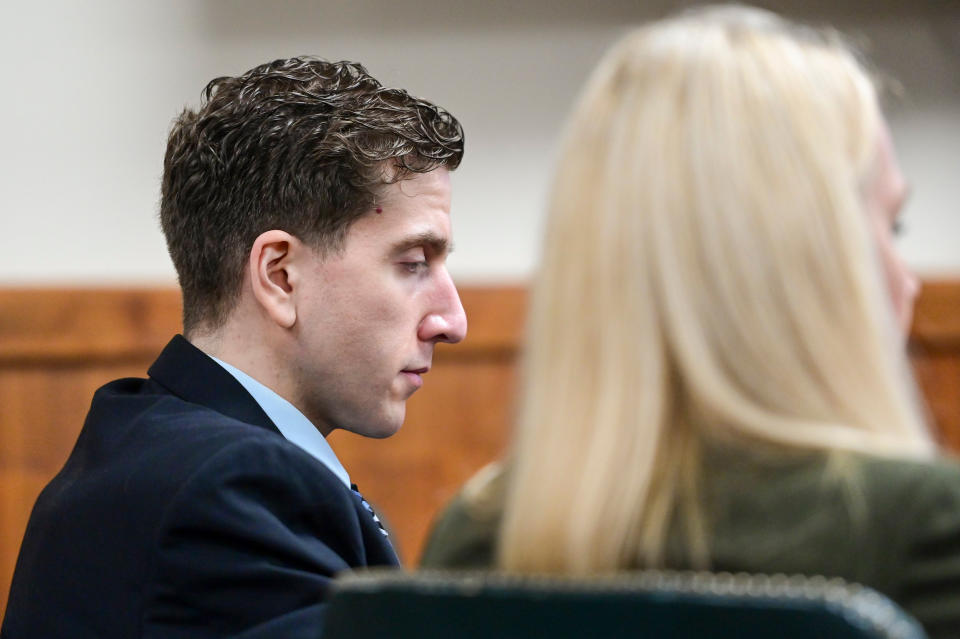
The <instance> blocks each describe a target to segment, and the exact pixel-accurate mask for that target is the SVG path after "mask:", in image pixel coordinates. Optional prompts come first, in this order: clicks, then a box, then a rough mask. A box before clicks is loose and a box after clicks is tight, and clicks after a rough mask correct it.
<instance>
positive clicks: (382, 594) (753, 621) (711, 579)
mask: <svg viewBox="0 0 960 639" xmlns="http://www.w3.org/2000/svg"><path fill="white" fill-rule="evenodd" d="M323 637H324V639H347V638H350V639H367V638H372V637H378V638H380V637H384V638H390V639H406V638H408V637H409V638H413V637H416V638H417V639H434V638H437V639H439V638H441V637H442V638H444V639H447V638H450V637H457V638H459V639H474V638H480V637H483V638H488V637H497V638H500V637H504V638H509V637H525V638H526V637H542V638H543V639H567V638H570V637H578V638H581V637H583V638H586V637H589V638H591V639H593V638H596V639H606V638H613V637H658V638H659V637H671V638H675V639H682V638H687V637H691V638H692V637H697V638H699V639H702V638H721V637H722V638H724V639H737V638H744V639H746V638H753V637H770V638H776V639H812V638H814V637H816V638H818V639H819V638H831V639H924V638H925V637H926V635H925V634H924V632H923V630H922V629H921V628H920V626H919V624H918V623H917V622H916V621H915V620H913V619H912V618H911V617H910V616H908V615H907V614H906V613H905V612H904V611H903V610H901V609H900V608H898V607H897V606H896V605H895V604H894V603H893V602H891V601H890V600H889V599H887V598H886V597H884V596H883V595H881V594H879V593H877V592H876V591H873V590H870V589H869V588H865V587H862V586H858V585H855V584H849V583H846V582H843V581H841V580H838V579H831V580H828V579H825V578H823V577H787V576H783V575H773V576H766V575H731V574H714V573H693V572H669V571H642V572H637V573H624V574H621V575H616V576H610V577H596V578H561V577H519V576H509V575H503V574H498V573H485V572H440V571H425V572H417V573H404V572H399V571H382V570H380V571H378V570H371V571H367V572H359V573H352V574H347V575H344V576H343V577H340V578H338V579H337V580H336V581H335V582H334V588H333V593H332V597H331V599H330V606H329V610H328V614H327V621H326V625H325V631H324V633H323Z"/></svg>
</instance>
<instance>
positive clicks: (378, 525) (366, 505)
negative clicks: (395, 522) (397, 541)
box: [350, 484, 390, 541]
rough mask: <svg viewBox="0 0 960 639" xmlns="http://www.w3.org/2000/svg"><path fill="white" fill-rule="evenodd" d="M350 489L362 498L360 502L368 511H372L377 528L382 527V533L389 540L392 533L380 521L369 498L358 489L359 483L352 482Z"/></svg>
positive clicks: (371, 514)
mask: <svg viewBox="0 0 960 639" xmlns="http://www.w3.org/2000/svg"><path fill="white" fill-rule="evenodd" d="M350 490H352V491H353V492H354V494H355V495H356V496H357V497H359V498H360V504H361V505H362V506H363V507H364V509H365V510H366V511H367V512H368V513H370V516H371V517H373V521H375V522H376V524H377V528H379V529H380V533H381V534H382V535H383V536H384V537H386V538H387V539H388V541H389V538H390V533H388V532H387V529H386V528H384V527H383V523H382V522H381V521H380V518H379V517H377V513H375V512H373V506H371V505H370V504H369V503H368V502H367V500H366V499H364V498H363V495H361V494H360V491H359V490H357V485H356V484H350Z"/></svg>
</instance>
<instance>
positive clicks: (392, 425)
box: [349, 411, 405, 439]
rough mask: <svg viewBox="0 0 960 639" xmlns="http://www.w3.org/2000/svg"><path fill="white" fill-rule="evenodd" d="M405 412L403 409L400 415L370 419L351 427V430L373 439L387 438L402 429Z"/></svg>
mask: <svg viewBox="0 0 960 639" xmlns="http://www.w3.org/2000/svg"><path fill="white" fill-rule="evenodd" d="M404 413H405V411H401V412H400V414H399V415H393V416H390V417H381V418H380V419H374V420H370V421H368V422H367V423H366V424H364V425H362V426H358V427H356V428H350V429H349V430H351V431H353V432H354V433H356V434H357V435H362V436H363V437H369V438H371V439H386V438H387V437H390V436H391V435H395V434H396V433H397V431H398V430H400V427H401V426H403V418H404V416H405V414H404Z"/></svg>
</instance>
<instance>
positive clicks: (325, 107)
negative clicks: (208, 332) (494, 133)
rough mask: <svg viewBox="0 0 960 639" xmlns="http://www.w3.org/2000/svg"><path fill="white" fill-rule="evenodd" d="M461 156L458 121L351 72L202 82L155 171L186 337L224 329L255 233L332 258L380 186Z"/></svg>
mask: <svg viewBox="0 0 960 639" xmlns="http://www.w3.org/2000/svg"><path fill="white" fill-rule="evenodd" d="M462 157H463V129H462V128H461V126H460V123H459V122H458V121H457V120H456V118H454V117H453V116H452V115H451V114H450V113H448V112H447V111H446V110H444V109H442V108H440V107H438V106H436V105H433V104H431V103H429V102H427V101H425V100H421V99H419V98H416V97H413V96H411V95H409V94H408V93H407V92H406V91H404V90H402V89H391V88H387V87H383V86H382V85H381V84H380V82H378V81H377V80H376V79H375V78H373V77H371V76H370V74H369V73H368V72H367V70H366V69H365V68H364V67H363V66H362V65H360V64H357V63H355V62H347V61H341V62H327V61H324V60H320V59H317V58H312V57H300V58H290V59H285V60H276V61H274V62H270V63H268V64H264V65H261V66H258V67H256V68H254V69H251V70H250V71H247V72H246V73H244V74H243V75H241V76H238V77H221V78H216V79H215V80H213V81H211V82H210V83H209V84H208V85H207V87H206V89H205V90H204V92H203V102H202V104H201V106H200V108H199V109H197V110H196V111H194V110H191V109H189V108H188V109H185V110H184V111H183V113H181V114H180V116H179V117H178V118H177V119H176V121H175V122H174V124H173V128H172V130H171V132H170V137H169V140H168V142H167V152H166V156H165V158H164V165H163V184H162V190H161V203H160V222H161V226H162V228H163V233H164V235H165V236H166V240H167V248H168V250H169V252H170V257H171V258H172V260H173V264H174V267H175V268H176V270H177V276H178V279H179V282H180V288H181V289H182V293H183V326H184V331H185V332H189V331H191V330H193V329H195V328H198V327H201V326H202V327H204V328H206V329H215V328H217V327H219V326H220V325H222V324H223V322H224V321H225V320H226V317H227V315H228V314H229V312H230V311H231V310H232V308H233V306H234V305H235V303H236V299H237V297H238V296H239V294H240V287H241V283H242V281H243V268H244V264H245V262H246V259H247V255H248V253H249V250H250V247H251V246H252V245H253V242H254V240H255V239H256V238H257V236H258V235H260V234H261V233H263V232H265V231H268V230H270V229H282V230H284V231H287V232H288V233H290V234H292V235H294V236H296V237H298V238H300V239H301V240H303V241H304V242H307V243H309V244H310V245H312V246H314V247H316V248H318V249H320V250H324V251H336V250H339V249H340V248H342V245H343V239H344V237H345V236H346V233H347V229H348V228H349V227H350V224H351V223H352V222H353V221H354V220H356V219H357V218H358V217H360V216H361V215H362V214H363V213H365V212H367V211H369V210H370V209H371V208H372V206H373V204H374V202H375V200H376V197H377V194H378V192H379V190H380V189H381V188H383V186H384V185H386V184H390V183H393V182H396V181H397V180H401V179H403V178H404V177H407V176H409V175H410V174H412V173H426V172H428V171H432V170H433V169H435V168H438V167H446V168H447V169H449V170H453V169H455V168H456V167H457V166H458V165H459V164H460V160H461V158H462Z"/></svg>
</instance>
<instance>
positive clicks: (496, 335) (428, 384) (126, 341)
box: [0, 280, 960, 610]
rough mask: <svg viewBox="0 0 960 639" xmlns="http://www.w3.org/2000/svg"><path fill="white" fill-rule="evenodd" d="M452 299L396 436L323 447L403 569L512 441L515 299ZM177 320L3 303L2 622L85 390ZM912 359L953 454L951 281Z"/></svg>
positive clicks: (921, 318) (101, 299)
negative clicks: (26, 534)
mask: <svg viewBox="0 0 960 639" xmlns="http://www.w3.org/2000/svg"><path fill="white" fill-rule="evenodd" d="M461 294H462V297H463V302H464V306H465V307H466V309H467V314H468V317H469V322H470V330H469V334H468V337H467V339H466V340H465V341H464V342H463V343H462V344H459V345H456V346H448V345H441V346H440V347H439V348H438V349H437V353H436V356H435V358H434V367H433V370H432V371H431V372H430V373H429V374H428V375H427V377H426V378H425V384H424V387H423V388H422V389H421V390H420V391H419V392H418V393H417V394H416V395H415V396H414V397H413V398H412V399H411V400H410V402H409V403H408V407H407V419H406V422H405V424H404V426H403V428H402V429H401V431H400V432H399V433H398V434H397V435H395V436H394V437H391V438H389V439H385V440H369V439H364V438H360V437H357V436H354V435H352V434H350V433H335V434H334V435H333V436H331V443H332V445H333V446H334V448H335V449H336V450H337V453H338V455H339V456H340V457H341V459H342V460H343V462H344V465H345V466H346V467H347V469H348V470H349V472H350V474H351V477H352V478H353V479H354V481H356V482H357V484H359V485H360V487H361V489H362V490H363V492H364V494H365V495H366V496H367V497H368V498H369V499H370V500H371V501H372V502H373V503H374V504H375V505H376V506H377V508H378V510H379V511H380V512H381V514H382V515H383V516H384V518H385V519H386V520H387V521H388V523H389V524H390V525H391V527H392V528H393V529H394V531H395V535H396V539H397V540H398V546H399V548H398V550H399V552H400V554H401V556H402V557H403V559H404V560H405V562H406V563H408V564H412V563H415V562H416V560H417V559H418V558H419V553H420V549H421V546H422V543H423V540H424V536H425V535H426V532H427V530H428V528H429V526H430V522H431V521H432V519H433V517H434V515H435V514H436V512H437V511H438V510H439V508H440V507H441V506H442V505H443V503H444V502H446V501H447V500H448V499H449V498H450V497H451V496H452V495H453V494H454V493H455V491H456V490H457V488H458V487H459V486H460V485H461V484H462V483H463V481H464V480H466V479H467V478H468V477H469V476H470V475H471V474H473V473H474V472H475V471H476V470H477V469H479V468H480V467H481V466H483V465H484V464H485V463H487V462H488V461H490V460H491V459H494V458H495V457H497V456H498V455H499V453H500V451H501V450H502V448H503V446H504V444H505V442H506V439H507V434H508V429H509V423H510V415H511V411H512V398H513V388H514V383H515V363H516V358H517V354H518V351H519V345H520V341H521V335H522V323H523V313H524V306H525V301H526V296H525V292H524V290H523V289H522V288H521V287H494V288H481V287H467V288H463V289H462V290H461ZM179 312H180V300H179V294H178V293H177V292H176V291H174V290H169V289H161V290H156V289H125V290H115V289H6V290H0V610H3V609H4V608H5V607H6V595H7V592H8V588H9V582H10V577H11V575H12V572H13V566H14V563H15V560H16V555H17V551H18V548H19V545H20V539H21V537H22V535H23V531H24V527H25V526H26V521H27V517H28V516H29V511H30V509H31V507H32V505H33V501H34V499H35V498H36V495H37V494H38V493H39V491H40V489H41V488H42V487H43V485H44V484H46V482H47V481H48V480H49V479H50V477H52V476H53V475H54V474H55V473H56V472H57V471H58V470H59V468H60V467H61V466H62V464H63V462H64V460H65V459H66V457H67V455H68V454H69V451H70V449H71V447H72V446H73V442H74V440H75V439H76V435H77V433H78V432H79V430H80V427H81V425H82V422H83V418H84V415H85V414H86V411H87V408H88V407H89V404H90V398H91V396H92V394H93V391H94V390H95V389H96V388H97V387H99V386H100V385H102V384H104V383H106V382H107V381H110V380H111V379H115V378H117V377H124V376H130V375H134V376H143V375H144V374H145V371H146V368H147V367H148V366H149V364H150V363H151V362H152V361H153V359H154V357H155V356H156V354H157V353H158V352H159V351H160V349H161V348H162V347H163V345H164V344H165V343H166V341H167V340H168V339H169V338H170V336H171V335H172V334H173V333H175V332H177V330H179V326H180V317H179ZM911 356H912V358H913V361H914V363H915V366H916V370H917V376H918V380H919V381H920V383H921V387H922V389H923V392H924V394H925V395H926V397H927V401H928V404H929V406H930V409H931V414H932V415H933V416H934V417H935V419H936V421H937V423H938V425H939V426H940V429H941V431H942V433H943V440H944V442H945V443H946V444H947V445H948V446H950V447H951V448H953V449H954V450H957V451H960V280H943V281H933V282H927V283H925V286H924V290H923V294H922V296H921V299H920V300H919V302H918V305H917V312H916V321H915V325H914V330H913V333H912V335H911Z"/></svg>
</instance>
